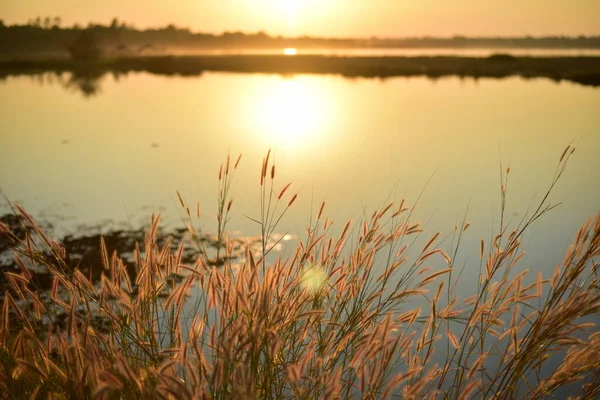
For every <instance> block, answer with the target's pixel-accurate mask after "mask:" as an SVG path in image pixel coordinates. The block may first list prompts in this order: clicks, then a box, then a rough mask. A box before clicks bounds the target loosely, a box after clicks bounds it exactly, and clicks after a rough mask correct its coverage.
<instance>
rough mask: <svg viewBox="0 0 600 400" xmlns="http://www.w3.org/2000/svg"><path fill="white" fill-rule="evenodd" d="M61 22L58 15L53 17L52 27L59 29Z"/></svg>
mask: <svg viewBox="0 0 600 400" xmlns="http://www.w3.org/2000/svg"><path fill="white" fill-rule="evenodd" d="M61 24H62V20H61V19H60V17H54V27H55V28H57V29H59V28H60V25H61Z"/></svg>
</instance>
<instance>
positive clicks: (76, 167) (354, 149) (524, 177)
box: [0, 73, 600, 269]
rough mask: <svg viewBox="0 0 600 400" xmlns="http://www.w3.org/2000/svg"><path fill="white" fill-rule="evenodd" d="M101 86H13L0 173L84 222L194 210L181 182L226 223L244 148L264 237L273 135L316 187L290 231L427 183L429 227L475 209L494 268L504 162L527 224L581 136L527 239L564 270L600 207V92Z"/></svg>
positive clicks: (420, 84) (240, 194)
mask: <svg viewBox="0 0 600 400" xmlns="http://www.w3.org/2000/svg"><path fill="white" fill-rule="evenodd" d="M40 83H42V84H40ZM99 85H100V87H101V91H100V92H99V93H98V94H97V95H96V96H93V97H89V98H85V97H84V96H82V95H81V93H79V92H76V91H73V90H65V89H64V87H63V86H61V85H60V84H58V83H56V82H48V80H47V79H46V78H44V79H41V80H36V79H33V80H32V79H31V78H27V77H17V78H9V79H8V80H6V81H4V82H2V83H0V120H1V121H2V128H1V129H2V131H1V133H0V186H1V187H2V189H3V190H4V191H5V192H6V194H7V195H8V196H9V197H10V199H12V200H14V201H19V202H21V203H22V204H24V205H25V206H26V208H27V209H29V210H30V212H32V213H33V214H34V216H37V217H40V218H45V219H48V220H51V222H55V223H58V224H59V226H60V229H63V230H66V231H69V230H75V229H76V227H77V226H78V225H79V224H86V225H90V224H100V225H107V224H109V223H121V222H124V223H128V224H133V225H135V224H138V223H139V221H140V220H144V221H146V220H147V219H148V218H149V216H150V214H151V213H152V212H160V213H162V214H163V215H164V216H165V219H166V223H167V224H178V223H179V224H180V219H179V218H180V217H179V215H180V214H181V212H180V207H179V205H178V202H177V200H176V195H175V190H179V191H180V192H181V193H182V194H183V196H184V197H185V198H186V200H188V202H189V203H191V204H195V202H196V201H199V202H200V207H201V209H202V213H203V217H202V222H203V224H204V226H205V228H206V229H207V230H211V229H214V226H215V223H214V221H215V217H214V214H215V209H216V196H217V172H218V168H219V165H220V163H221V162H223V161H224V159H225V157H226V156H227V154H228V153H229V152H231V154H232V155H237V154H238V153H240V152H242V153H243V159H242V163H241V167H240V169H239V170H238V172H237V174H236V177H235V183H234V188H233V198H234V211H235V212H234V214H233V218H232V220H231V222H230V226H231V229H232V230H236V231H240V232H241V233H243V234H247V235H253V234H257V233H259V229H258V227H257V226H256V224H255V223H253V222H252V221H251V220H250V219H248V218H247V217H246V216H251V217H256V216H258V212H259V198H260V197H259V171H260V165H261V159H262V157H263V156H264V155H265V153H266V152H267V150H268V149H269V148H271V149H272V150H273V154H274V160H275V163H276V165H277V180H278V182H277V183H276V188H277V189H278V188H280V187H282V186H283V185H284V184H286V183H288V182H292V183H293V184H292V189H294V190H296V191H298V192H299V201H298V203H297V204H295V205H294V207H292V208H291V209H290V211H289V213H288V214H287V216H286V217H285V218H284V219H283V220H282V224H281V228H280V229H279V231H280V232H282V233H285V232H289V233H292V234H295V235H300V236H301V235H302V234H303V232H304V227H305V226H306V225H307V223H308V222H309V218H310V215H311V203H314V208H318V206H319V205H320V202H321V201H323V200H325V201H326V202H327V207H326V212H325V213H326V215H327V216H329V217H331V218H333V219H334V221H336V224H335V226H337V227H338V228H341V227H343V225H344V223H345V221H346V220H347V219H350V218H353V219H354V220H356V219H358V218H360V217H361V215H362V213H363V210H367V211H369V210H373V209H374V208H376V207H379V206H381V205H383V204H385V203H386V202H387V201H389V200H400V199H402V198H406V199H407V201H408V202H409V203H410V204H412V203H414V202H415V201H416V200H417V198H418V196H419V193H420V192H421V190H422V189H423V188H424V187H425V186H426V190H425V192H424V194H423V196H422V197H421V199H420V200H419V201H418V208H417V210H416V214H415V219H416V220H418V221H421V222H423V223H424V224H425V227H426V229H427V230H428V233H427V236H429V235H430V234H433V233H435V232H436V231H442V232H444V233H449V232H450V231H451V230H452V228H453V226H454V225H455V224H457V223H460V221H461V220H462V218H463V216H464V215H465V212H467V209H468V214H467V219H468V220H469V221H470V222H471V224H472V225H471V228H470V230H469V231H468V235H467V239H470V240H468V241H467V244H466V245H465V247H464V250H463V252H462V253H461V256H462V259H464V260H465V262H468V260H469V259H470V258H473V259H474V261H475V264H476V265H477V266H478V265H479V263H478V251H477V248H478V243H479V239H480V238H481V237H484V238H489V236H490V232H491V229H492V227H497V225H498V210H499V204H500V196H499V170H500V163H502V165H503V166H504V167H506V166H509V165H510V167H511V174H510V180H509V184H508V203H507V216H508V218H509V220H510V221H511V222H512V223H517V222H518V221H520V220H521V218H522V217H523V216H524V215H525V213H526V212H527V211H528V209H530V208H531V207H532V205H534V204H537V203H536V201H539V200H540V199H541V197H542V195H543V194H544V191H545V189H546V188H547V187H548V185H549V183H550V181H551V179H552V176H553V174H554V172H555V167H556V165H557V162H558V159H559V157H560V154H561V152H562V150H563V149H564V147H565V146H566V145H567V144H569V143H571V142H572V143H573V144H575V145H576V147H577V151H576V152H575V154H574V155H573V158H572V160H571V162H570V164H569V166H568V169H567V172H566V174H565V176H564V178H563V179H562V181H561V182H560V183H559V185H558V186H557V188H556V190H555V191H554V194H553V196H552V197H551V200H552V201H554V202H559V201H560V202H562V205H561V206H560V207H559V208H558V209H556V210H554V211H552V213H551V214H549V215H548V216H546V218H544V219H542V220H540V221H539V223H537V225H535V226H534V229H532V230H531V231H530V234H529V235H528V236H526V237H525V248H526V249H527V252H528V255H527V258H526V259H525V261H526V263H527V264H528V266H530V267H532V268H542V269H545V268H553V267H554V265H555V263H556V262H557V261H558V260H559V259H560V258H561V256H562V255H563V254H564V251H565V250H566V247H567V245H568V243H569V242H570V241H571V240H572V238H573V236H574V235H575V233H576V231H577V229H578V227H579V226H580V225H581V224H582V223H583V222H584V221H585V220H586V219H587V218H588V217H590V216H592V215H594V214H595V213H597V212H598V211H600V207H599V205H600V188H599V186H598V182H600V158H599V157H598V150H600V113H599V112H598V110H600V89H594V88H589V87H583V86H578V85H575V84H570V83H560V84H557V83H554V82H551V81H548V80H543V79H535V80H522V79H520V78H511V79H504V80H479V81H474V80H460V79H458V78H448V79H443V80H435V81H433V80H428V79H425V78H410V79H409V78H394V79H387V80H385V81H381V80H371V79H356V80H348V79H344V78H341V77H334V76H302V75H300V76H290V77H281V76H277V75H261V74H255V75H252V74H225V73H210V74H205V75H203V76H201V77H194V78H166V77H158V76H153V75H150V74H146V73H140V74H135V75H129V76H126V77H121V78H120V79H118V80H115V79H113V78H112V77H105V78H103V79H102V81H101V82H99ZM430 178H431V180H430V182H429V184H427V182H428V180H429V179H430ZM292 193H293V192H292ZM313 213H314V212H313ZM369 214H370V213H369Z"/></svg>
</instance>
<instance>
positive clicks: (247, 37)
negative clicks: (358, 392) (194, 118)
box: [0, 17, 600, 55]
mask: <svg viewBox="0 0 600 400" xmlns="http://www.w3.org/2000/svg"><path fill="white" fill-rule="evenodd" d="M84 31H85V32H89V33H91V34H93V35H94V37H95V38H96V39H97V40H98V42H99V43H100V44H101V46H103V47H104V48H107V49H110V50H111V51H117V52H124V53H129V54H131V53H141V52H142V51H146V52H151V53H156V52H159V53H162V52H164V51H167V50H169V49H173V48H187V49H194V48H196V49H199V50H201V49H231V48H253V49H260V48H266V49H268V48H282V47H296V48H369V47H371V48H491V49H493V48H540V49H569V48H573V49H600V36H593V37H585V36H579V37H564V36H553V37H510V38H500V37H497V38H496V37H486V38H477V37H462V36H455V37H452V38H434V37H412V38H396V39H390V38H377V37H372V38H362V39H357V38H345V39H340V38H318V37H309V36H301V37H293V38H292V37H282V36H270V35H268V34H266V33H265V32H257V33H251V34H249V33H243V32H239V31H238V32H224V33H222V34H218V35H216V34H211V33H200V32H192V31H191V30H190V29H187V28H180V27H176V26H175V25H168V26H165V27H162V28H154V29H143V30H140V29H136V28H134V27H133V26H131V25H128V24H126V23H123V22H121V21H119V20H118V19H117V18H115V19H113V21H112V22H111V23H110V24H107V25H101V24H93V23H90V24H89V25H88V26H86V27H83V26H81V25H78V24H75V25H73V26H70V27H63V26H62V23H61V19H60V18H59V17H53V18H51V17H46V18H39V17H38V18H35V19H31V20H30V21H29V23H28V24H26V25H10V26H9V25H5V24H4V23H3V21H1V20H0V54H3V55H16V54H29V53H35V54H39V53H53V54H57V53H61V54H63V53H65V52H66V49H67V48H68V46H70V45H72V44H73V43H74V42H75V41H76V40H77V38H78V37H79V36H81V34H82V32H84Z"/></svg>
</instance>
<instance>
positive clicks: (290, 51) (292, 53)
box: [283, 47, 298, 56]
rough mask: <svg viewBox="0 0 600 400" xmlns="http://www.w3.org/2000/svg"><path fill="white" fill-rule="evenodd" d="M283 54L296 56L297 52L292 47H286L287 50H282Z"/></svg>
mask: <svg viewBox="0 0 600 400" xmlns="http://www.w3.org/2000/svg"><path fill="white" fill-rule="evenodd" d="M283 54H285V55H286V56H295V55H296V54H298V50H296V49H295V48H293V47H288V48H287V49H283Z"/></svg>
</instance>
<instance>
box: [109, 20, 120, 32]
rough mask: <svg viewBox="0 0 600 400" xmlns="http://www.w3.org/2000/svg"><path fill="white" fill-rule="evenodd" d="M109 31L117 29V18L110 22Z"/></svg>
mask: <svg viewBox="0 0 600 400" xmlns="http://www.w3.org/2000/svg"><path fill="white" fill-rule="evenodd" d="M110 29H112V30H117V29H119V20H118V19H117V18H113V20H112V22H111V23H110Z"/></svg>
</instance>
